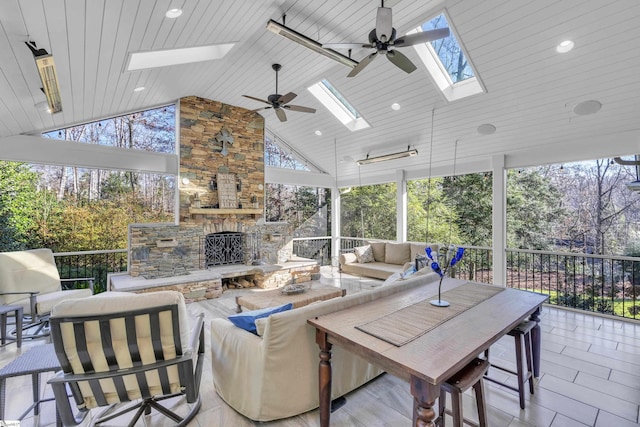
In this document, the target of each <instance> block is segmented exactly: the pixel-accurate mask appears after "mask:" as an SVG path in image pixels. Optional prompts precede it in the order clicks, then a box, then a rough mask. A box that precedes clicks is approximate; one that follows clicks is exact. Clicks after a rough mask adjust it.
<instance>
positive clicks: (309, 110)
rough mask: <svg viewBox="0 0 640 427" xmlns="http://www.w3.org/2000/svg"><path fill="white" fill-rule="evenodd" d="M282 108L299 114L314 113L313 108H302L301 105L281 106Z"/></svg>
mask: <svg viewBox="0 0 640 427" xmlns="http://www.w3.org/2000/svg"><path fill="white" fill-rule="evenodd" d="M283 108H286V109H287V110H291V111H299V112H301V113H315V112H316V109H315V108H309V107H303V106H301V105H283Z"/></svg>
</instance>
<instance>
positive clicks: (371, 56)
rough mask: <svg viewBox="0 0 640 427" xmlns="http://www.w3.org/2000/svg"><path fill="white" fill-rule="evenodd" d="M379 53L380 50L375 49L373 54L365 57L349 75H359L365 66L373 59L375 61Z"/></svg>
mask: <svg viewBox="0 0 640 427" xmlns="http://www.w3.org/2000/svg"><path fill="white" fill-rule="evenodd" d="M377 54H378V51H375V52H373V53H372V54H371V55H369V56H367V57H365V58H364V59H363V60H362V61H360V63H359V64H358V65H356V66H355V67H354V68H353V70H351V72H350V73H349V74H347V77H355V76H357V75H358V73H359V72H360V71H362V70H363V69H364V67H366V66H367V65H368V64H369V63H370V62H371V61H373V60H374V59H375V57H376V55H377Z"/></svg>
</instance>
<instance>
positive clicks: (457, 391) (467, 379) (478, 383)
mask: <svg viewBox="0 0 640 427" xmlns="http://www.w3.org/2000/svg"><path fill="white" fill-rule="evenodd" d="M487 369H489V362H488V361H487V360H483V359H474V360H473V361H472V362H471V363H469V364H468V365H467V366H465V367H464V368H462V370H460V371H459V372H458V373H457V374H455V375H454V376H453V377H451V378H449V379H448V380H447V381H446V382H445V383H444V384H442V385H441V386H440V399H439V400H438V406H439V408H440V416H439V418H438V425H439V426H440V427H444V414H445V413H447V414H451V416H452V417H453V425H454V427H462V424H463V423H467V424H469V425H472V426H475V427H485V426H487V406H486V404H485V398H484V384H483V382H482V379H483V378H484V374H485V373H486V372H487ZM469 387H473V389H474V391H475V393H476V406H477V408H478V424H476V423H474V422H473V421H470V420H468V419H466V418H464V417H463V416H462V393H464V392H465V391H466V390H468V389H469ZM447 392H449V393H450V394H451V406H452V410H451V411H449V410H447V408H446V406H447V394H446V393H447Z"/></svg>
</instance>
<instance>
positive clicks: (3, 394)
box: [0, 378, 7, 420]
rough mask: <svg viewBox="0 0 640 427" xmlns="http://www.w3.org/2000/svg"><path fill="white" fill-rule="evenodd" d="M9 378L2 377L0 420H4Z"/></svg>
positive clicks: (0, 380) (0, 385)
mask: <svg viewBox="0 0 640 427" xmlns="http://www.w3.org/2000/svg"><path fill="white" fill-rule="evenodd" d="M6 386H7V379H6V378H1V379H0V420H4V399H5V397H6Z"/></svg>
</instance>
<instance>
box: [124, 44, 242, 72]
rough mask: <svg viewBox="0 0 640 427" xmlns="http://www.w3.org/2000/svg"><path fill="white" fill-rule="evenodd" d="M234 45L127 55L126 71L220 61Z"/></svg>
mask: <svg viewBox="0 0 640 427" xmlns="http://www.w3.org/2000/svg"><path fill="white" fill-rule="evenodd" d="M234 45H235V43H220V44H211V45H207V46H196V47H185V48H182V49H164V50H148V51H142V52H133V53H131V54H129V61H128V63H127V71H135V70H144V69H146V68H156V67H166V66H169V65H180V64H189V63H192V62H202V61H211V60H213V59H220V58H222V57H223V56H225V55H226V54H227V52H229V51H230V50H231V48H232V47H233V46H234Z"/></svg>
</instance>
